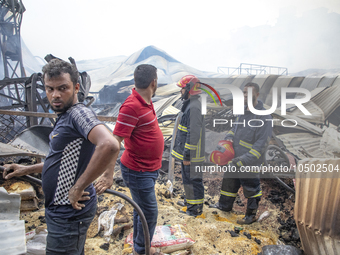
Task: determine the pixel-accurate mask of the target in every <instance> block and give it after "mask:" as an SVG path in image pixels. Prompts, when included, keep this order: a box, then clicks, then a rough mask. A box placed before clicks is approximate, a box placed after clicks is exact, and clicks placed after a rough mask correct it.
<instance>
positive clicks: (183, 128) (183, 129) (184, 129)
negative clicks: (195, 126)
mask: <svg viewBox="0 0 340 255" xmlns="http://www.w3.org/2000/svg"><path fill="white" fill-rule="evenodd" d="M178 129H179V130H181V131H183V132H188V129H187V127H185V126H182V125H178Z"/></svg>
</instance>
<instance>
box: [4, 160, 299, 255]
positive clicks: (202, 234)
mask: <svg viewBox="0 0 340 255" xmlns="http://www.w3.org/2000/svg"><path fill="white" fill-rule="evenodd" d="M222 176H223V173H215V174H214V175H211V174H210V173H205V174H204V186H205V205H204V210H203V211H204V216H203V217H199V218H193V217H191V216H187V215H186V214H183V213H180V212H179V209H181V207H180V206H178V205H177V201H178V200H182V199H183V197H184V190H183V186H182V178H181V173H180V166H179V165H176V167H175V183H174V194H173V196H172V198H170V197H169V193H168V192H167V185H166V183H167V180H168V178H167V173H164V172H160V175H159V178H158V180H157V183H156V194H157V201H158V210H159V215H158V224H157V225H166V224H182V225H185V226H186V230H187V232H188V234H189V235H190V236H191V238H192V239H193V240H195V244H194V245H193V246H192V247H191V248H190V249H189V250H188V251H185V250H182V251H178V252H173V253H171V254H197V255H207V254H258V253H259V252H261V247H263V246H265V245H271V244H289V245H293V246H295V247H297V248H301V243H300V238H299V234H298V231H297V229H296V224H295V221H294V217H293V214H294V202H295V199H294V195H293V194H292V193H290V192H288V191H286V190H285V189H284V188H283V187H281V186H280V185H279V184H278V183H277V182H276V181H275V180H273V179H262V180H261V186H262V191H263V196H262V200H261V202H260V206H259V210H258V214H257V217H259V216H260V215H262V214H263V213H264V212H267V214H268V213H269V216H268V217H266V218H265V219H263V220H262V221H261V222H255V223H253V224H252V225H249V226H240V225H238V224H237V223H236V221H237V219H240V218H242V217H243V216H244V212H245V209H246V199H245V198H244V196H243V192H242V188H241V189H240V190H239V192H238V197H237V199H236V201H235V203H234V209H233V211H232V212H222V211H219V210H217V209H213V208H209V207H208V204H210V203H216V202H217V201H218V198H219V192H220V186H221V183H222ZM14 182H18V180H15V179H12V180H9V181H4V180H3V179H1V180H0V186H3V187H5V188H8V187H9V186H10V185H11V184H13V183H14ZM285 182H286V183H287V184H290V185H292V180H291V179H286V180H285ZM33 186H34V188H35V189H36V191H37V196H38V200H39V203H38V205H39V209H38V210H36V211H31V212H28V211H27V212H21V214H20V219H23V220H25V227H26V232H28V231H31V230H33V229H37V228H46V223H45V217H44V206H43V202H44V197H43V194H42V190H41V187H39V186H38V185H33ZM112 189H113V190H116V191H119V192H121V193H123V194H126V195H127V196H129V197H131V196H130V193H129V190H128V188H126V187H124V183H123V181H122V179H121V174H120V169H119V166H118V165H117V166H116V169H115V174H114V184H113V185H112ZM117 203H122V204H123V205H124V207H123V208H122V210H121V211H118V213H117V215H116V218H117V219H120V220H122V222H121V223H115V226H114V231H113V232H114V234H113V235H112V236H111V239H110V241H107V240H105V239H104V237H103V231H99V232H98V217H99V215H100V213H102V212H103V211H107V210H110V209H111V208H112V207H113V206H114V205H115V204H117ZM132 212H133V208H132V206H131V205H130V204H129V203H128V202H127V201H125V200H123V199H121V198H119V197H116V196H113V195H110V194H106V193H104V194H102V195H99V196H98V209H97V215H96V217H95V218H94V220H93V222H92V224H91V226H90V229H89V231H88V234H87V241H86V245H85V253H86V254H117V255H118V254H129V253H130V252H131V248H129V247H128V245H124V242H125V239H126V237H127V236H128V235H129V234H130V233H132V228H131V226H132ZM240 227H241V228H242V229H241V230H240Z"/></svg>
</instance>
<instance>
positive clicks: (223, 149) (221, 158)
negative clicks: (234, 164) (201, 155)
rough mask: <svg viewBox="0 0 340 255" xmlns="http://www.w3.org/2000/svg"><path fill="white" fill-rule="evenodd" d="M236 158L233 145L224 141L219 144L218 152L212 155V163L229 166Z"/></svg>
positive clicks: (215, 151)
mask: <svg viewBox="0 0 340 255" xmlns="http://www.w3.org/2000/svg"><path fill="white" fill-rule="evenodd" d="M234 157H235V151H234V148H233V143H232V142H230V141H226V140H222V141H219V142H218V145H217V150H214V151H213V152H212V153H211V154H210V161H211V162H213V163H215V164H217V165H220V166H223V165H226V164H228V162H229V161H231V160H232V159H233V158H234Z"/></svg>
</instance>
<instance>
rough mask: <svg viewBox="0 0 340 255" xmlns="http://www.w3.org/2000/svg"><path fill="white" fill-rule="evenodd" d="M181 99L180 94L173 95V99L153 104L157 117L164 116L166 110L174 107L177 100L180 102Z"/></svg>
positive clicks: (165, 99) (169, 98)
mask: <svg viewBox="0 0 340 255" xmlns="http://www.w3.org/2000/svg"><path fill="white" fill-rule="evenodd" d="M180 97H181V95H180V94H177V95H173V96H171V97H167V98H163V99H161V100H158V101H157V102H155V103H154V104H153V106H154V109H155V112H156V115H157V117H158V116H160V115H161V114H162V112H163V111H164V109H165V108H167V107H168V106H170V105H172V104H173V103H174V102H175V101H176V100H178V99H179V98H180Z"/></svg>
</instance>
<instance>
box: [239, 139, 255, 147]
mask: <svg viewBox="0 0 340 255" xmlns="http://www.w3.org/2000/svg"><path fill="white" fill-rule="evenodd" d="M240 145H242V146H243V147H246V148H248V149H251V148H252V147H253V145H252V144H251V143H246V142H245V141H242V140H240Z"/></svg>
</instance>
